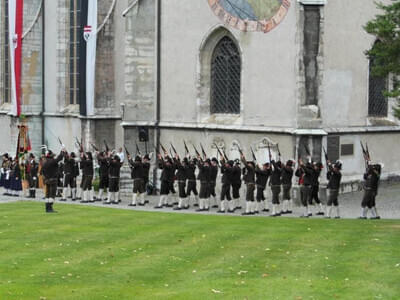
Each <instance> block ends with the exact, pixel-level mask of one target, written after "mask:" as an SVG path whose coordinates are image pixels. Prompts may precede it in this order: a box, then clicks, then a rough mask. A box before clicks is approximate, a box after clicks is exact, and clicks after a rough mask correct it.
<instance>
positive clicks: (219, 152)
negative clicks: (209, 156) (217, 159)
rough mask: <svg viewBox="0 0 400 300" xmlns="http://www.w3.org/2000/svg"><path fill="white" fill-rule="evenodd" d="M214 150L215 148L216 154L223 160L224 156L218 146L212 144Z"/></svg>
mask: <svg viewBox="0 0 400 300" xmlns="http://www.w3.org/2000/svg"><path fill="white" fill-rule="evenodd" d="M214 146H215V148H217V151H218V154H219V155H220V156H221V157H222V159H224V155H223V154H222V152H221V150H219V148H218V145H217V144H216V143H214Z"/></svg>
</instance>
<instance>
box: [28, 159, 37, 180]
mask: <svg viewBox="0 0 400 300" xmlns="http://www.w3.org/2000/svg"><path fill="white" fill-rule="evenodd" d="M26 171H27V173H28V175H29V176H30V177H31V178H34V177H37V176H38V171H39V164H38V163H37V162H36V161H35V160H32V161H29V162H28V164H27V167H26Z"/></svg>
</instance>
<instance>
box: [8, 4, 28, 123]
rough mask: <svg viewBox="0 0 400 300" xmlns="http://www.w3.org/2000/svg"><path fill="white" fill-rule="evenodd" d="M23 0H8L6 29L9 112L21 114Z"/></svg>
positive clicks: (16, 114)
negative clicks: (9, 80)
mask: <svg viewBox="0 0 400 300" xmlns="http://www.w3.org/2000/svg"><path fill="white" fill-rule="evenodd" d="M23 12H24V1H23V0H9V1H8V29H9V39H8V40H9V46H10V66H11V72H10V75H11V103H12V110H11V113H12V115H14V116H20V115H21V63H22V26H23Z"/></svg>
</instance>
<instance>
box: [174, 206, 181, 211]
mask: <svg viewBox="0 0 400 300" xmlns="http://www.w3.org/2000/svg"><path fill="white" fill-rule="evenodd" d="M181 209H182V208H181V207H179V206H177V207H174V210H181Z"/></svg>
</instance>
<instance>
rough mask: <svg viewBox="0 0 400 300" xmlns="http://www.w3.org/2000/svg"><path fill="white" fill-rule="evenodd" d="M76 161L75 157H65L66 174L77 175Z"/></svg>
mask: <svg viewBox="0 0 400 300" xmlns="http://www.w3.org/2000/svg"><path fill="white" fill-rule="evenodd" d="M75 173H76V161H75V159H73V158H65V159H64V174H70V175H72V176H76V175H75Z"/></svg>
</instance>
